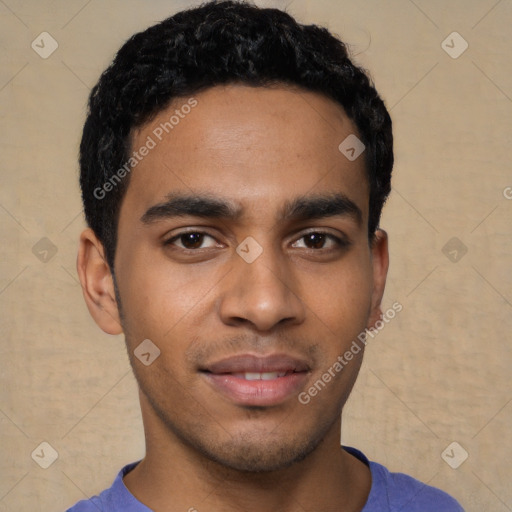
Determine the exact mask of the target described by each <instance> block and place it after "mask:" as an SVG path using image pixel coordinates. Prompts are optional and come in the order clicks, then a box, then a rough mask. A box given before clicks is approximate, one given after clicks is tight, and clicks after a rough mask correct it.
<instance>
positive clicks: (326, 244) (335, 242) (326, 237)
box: [292, 231, 348, 250]
mask: <svg viewBox="0 0 512 512" xmlns="http://www.w3.org/2000/svg"><path fill="white" fill-rule="evenodd" d="M347 245H348V242H347V241H346V240H342V239H341V238H338V237H337V236H334V235H331V234H329V233H323V232H321V231H312V232H310V233H307V234H305V235H302V236H301V237H300V238H299V239H298V240H297V241H296V242H294V243H293V244H292V247H298V248H305V249H313V250H319V249H327V250H329V249H336V248H340V247H346V246H347Z"/></svg>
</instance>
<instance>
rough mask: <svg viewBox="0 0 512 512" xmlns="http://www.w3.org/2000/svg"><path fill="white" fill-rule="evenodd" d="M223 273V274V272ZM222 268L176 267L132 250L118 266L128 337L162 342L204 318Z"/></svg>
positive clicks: (171, 263) (156, 256) (159, 255)
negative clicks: (198, 317) (199, 318)
mask: <svg viewBox="0 0 512 512" xmlns="http://www.w3.org/2000/svg"><path fill="white" fill-rule="evenodd" d="M224 273H225V272H224ZM222 275H223V272H222V269H220V268H214V267H213V266H208V265H203V266H201V265H199V266H196V265H194V266H192V265H190V266H187V265H178V264H176V263H173V262H171V261H170V260H169V258H167V257H165V254H164V253H163V252H162V253H161V254H158V253H157V254H153V255H151V256H150V255H149V254H144V253H143V252H142V251H140V253H139V254H138V253H137V252H136V251H133V252H132V253H131V254H130V257H128V258H125V260H124V261H123V263H122V265H121V264H120V265H119V273H118V279H119V292H120V295H121V302H122V306H123V313H124V316H125V322H126V323H127V324H128V325H127V329H126V330H127V331H129V333H130V337H131V338H134V339H139V338H141V339H145V338H149V339H155V340H161V341H163V342H165V340H166V339H168V338H169V337H173V333H176V332H178V333H179V332H180V331H182V330H183V329H185V328H186V326H187V325H189V324H190V323H191V322H192V321H194V320H193V319H194V318H196V319H197V316H198V315H200V316H203V315H204V313H205V312H206V308H208V307H209V306H208V305H209V304H210V303H211V297H212V296H213V295H214V293H215V284H216V283H218V282H220V281H221V279H222Z"/></svg>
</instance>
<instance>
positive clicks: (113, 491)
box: [66, 446, 464, 512]
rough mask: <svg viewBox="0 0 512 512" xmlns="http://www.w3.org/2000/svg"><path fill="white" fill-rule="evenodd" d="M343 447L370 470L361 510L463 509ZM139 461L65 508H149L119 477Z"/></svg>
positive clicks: (127, 511)
mask: <svg viewBox="0 0 512 512" xmlns="http://www.w3.org/2000/svg"><path fill="white" fill-rule="evenodd" d="M343 448H344V449H345V450H346V451H347V452H349V453H351V454H352V455H354V456H355V457H357V458H358V459H359V460H361V461H362V462H364V463H365V464H366V465H367V466H369V468H370V471H371V474H372V486H371V489H370V494H369V495H368V500H367V501H366V505H365V506H364V508H363V510H362V511H361V512H464V509H463V508H462V507H461V506H460V505H459V504H458V503H457V501H455V500H454V499H453V498H452V497H451V496H449V495H448V494H446V493H445V492H444V491H441V490H439V489H436V488H435V487H431V486H429V485H426V484H424V483H422V482H420V481H418V480H416V479H414V478H412V477H410V476H407V475H404V474H403V473H390V472H389V471H388V470H387V469H386V468H385V467H384V466H382V465H380V464H377V463H376V462H371V461H369V460H368V459H367V458H366V457H365V455H364V454H363V453H361V452H360V451H359V450H356V449H355V448H350V447H347V446H344V447H343ZM139 462H140V461H137V462H132V463H131V464H128V465H127V466H125V467H124V468H123V469H122V470H121V471H120V472H119V474H118V475H117V477H116V479H115V480H114V483H113V484H112V487H110V488H109V489H106V490H105V491H103V492H102V493H101V494H100V495H98V496H94V497H92V498H91V499H89V500H83V501H79V502H78V503H77V504H76V505H74V506H73V507H71V508H70V509H68V510H67V511H66V512H152V511H151V509H150V508H149V507H146V505H144V504H142V503H141V502H140V501H138V500H137V499H136V498H135V496H133V495H132V494H131V493H130V491H129V490H128V489H127V487H126V486H125V485H124V482H123V477H124V476H125V475H126V474H127V473H129V472H130V471H131V470H132V469H133V468H134V467H135V466H136V465H137V464H138V463H139Z"/></svg>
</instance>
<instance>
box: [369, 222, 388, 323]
mask: <svg viewBox="0 0 512 512" xmlns="http://www.w3.org/2000/svg"><path fill="white" fill-rule="evenodd" d="M371 252H372V267H373V292H372V304H371V312H370V318H369V319H368V327H372V326H373V325H374V324H375V322H377V320H379V319H380V317H381V316H382V310H381V307H380V305H381V301H382V296H383V295H384V288H385V287H386V278H387V275H388V267H389V252H388V234H387V233H386V232H385V231H384V230H383V229H377V231H376V232H375V239H374V240H373V241H372V245H371Z"/></svg>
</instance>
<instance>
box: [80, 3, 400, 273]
mask: <svg viewBox="0 0 512 512" xmlns="http://www.w3.org/2000/svg"><path fill="white" fill-rule="evenodd" d="M226 84H243V85H249V86H256V87H270V86H274V85H280V84H282V85H287V86H292V87H298V88H301V89H303V90H307V91H312V92H316V93H320V94H322V95H324V96H326V97H328V98H330V99H332V100H334V101H335V102H337V103H338V104H340V105H341V106H342V107H343V108H344V110H345V112H346V114H347V115H348V117H349V118H350V119H351V120H352V121H353V122H354V124H355V126H356V127H357V130H358V137H359V138H360V139H361V141H362V142H363V143H364V144H365V146H366V147H365V152H364V158H365V167H366V172H367V178H368V183H369V190H370V192H369V221H368V234H369V237H370V239H371V238H373V235H374V233H375V230H376V229H377V228H378V225H379V221H380V215H381V211H382V207H383V205H384V203H385V201H386V198H387V196H388V194H389V192H390V190H391V171H392V167H393V136H392V130H391V118H390V116H389V113H388V111H387V110H386V107H385V105H384V103H383V101H382V99H381V98H380V97H379V95H378V93H377V91H376V90H375V88H374V86H373V83H372V81H371V80H370V78H369V76H368V75H367V73H366V72H365V71H364V70H363V69H362V68H360V67H358V66H356V65H354V64H353V63H352V62H351V60H350V58H349V53H348V51H347V46H346V45H345V44H344V43H343V42H342V41H340V40H339V39H338V38H336V37H335V36H333V35H332V34H331V33H330V32H329V31H328V30H327V29H326V28H323V27H318V26H316V25H302V24H299V23H297V22H296V21H295V20H294V19H293V18H292V17H291V16H290V15H289V14H287V13H286V12H283V11H281V10H278V9H263V8H258V7H256V6H254V5H251V4H249V3H246V2H236V1H213V2H206V3H204V4H202V5H200V6H199V7H196V8H192V9H188V10H184V11H181V12H178V13H177V14H175V15H174V16H171V17H169V18H167V19H166V20H164V21H162V22H160V23H158V24H156V25H154V26H152V27H150V28H148V29H146V30H144V31H143V32H140V33H138V34H135V35H134V36H132V37H131V38H130V39H129V40H128V41H127V42H126V43H125V44H124V45H123V46H122V47H121V49H120V50H119V51H118V53H117V55H116V56H115V58H114V60H113V62H112V63H111V64H110V66H109V67H108V68H107V69H106V70H105V71H104V72H103V74H102V75H101V77H100V79H99V81H98V83H97V84H96V85H95V86H94V88H93V89H92V91H91V94H90V97H89V103H88V112H87V118H86V121H85V125H84V129H83V135H82V141H81V144H80V186H81V190H82V201H83V204H84V213H85V218H86V221H87V224H88V225H89V227H91V228H92V229H93V231H94V232H95V234H96V236H97V237H98V239H99V240H100V241H101V243H102V244H103V246H104V249H105V256H106V259H107V262H108V264H109V266H110V269H111V270H112V271H113V270H114V258H115V250H116V242H117V226H118V220H119V211H120V207H121V202H122V199H123V197H124V195H125V193H126V189H127V186H128V183H129V172H128V173H127V172H126V168H127V167H126V162H127V161H128V160H129V158H130V151H131V133H132V131H133V130H134V129H135V128H138V127H140V126H142V125H143V124H145V123H146V122H148V121H149V120H151V119H152V118H153V117H154V116H155V115H156V114H158V113H159V112H160V111H162V110H164V109H165V108H166V107H167V106H168V105H169V104H170V103H171V101H173V100H175V99H177V98H180V97H181V98H184V97H186V96H190V95H192V94H196V93H198V92H200V91H202V90H205V89H208V88H210V87H213V86H216V85H226ZM340 142H341V141H340ZM123 166H124V168H125V172H124V173H119V172H118V171H119V170H120V169H121V168H123ZM116 172H117V173H118V174H117V176H116ZM119 176H123V179H122V180H121V179H120V178H119ZM113 178H116V179H117V181H116V182H113ZM106 183H110V184H111V186H108V187H105V184H106ZM107 190H108V193H107V192H106V191H107Z"/></svg>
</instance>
